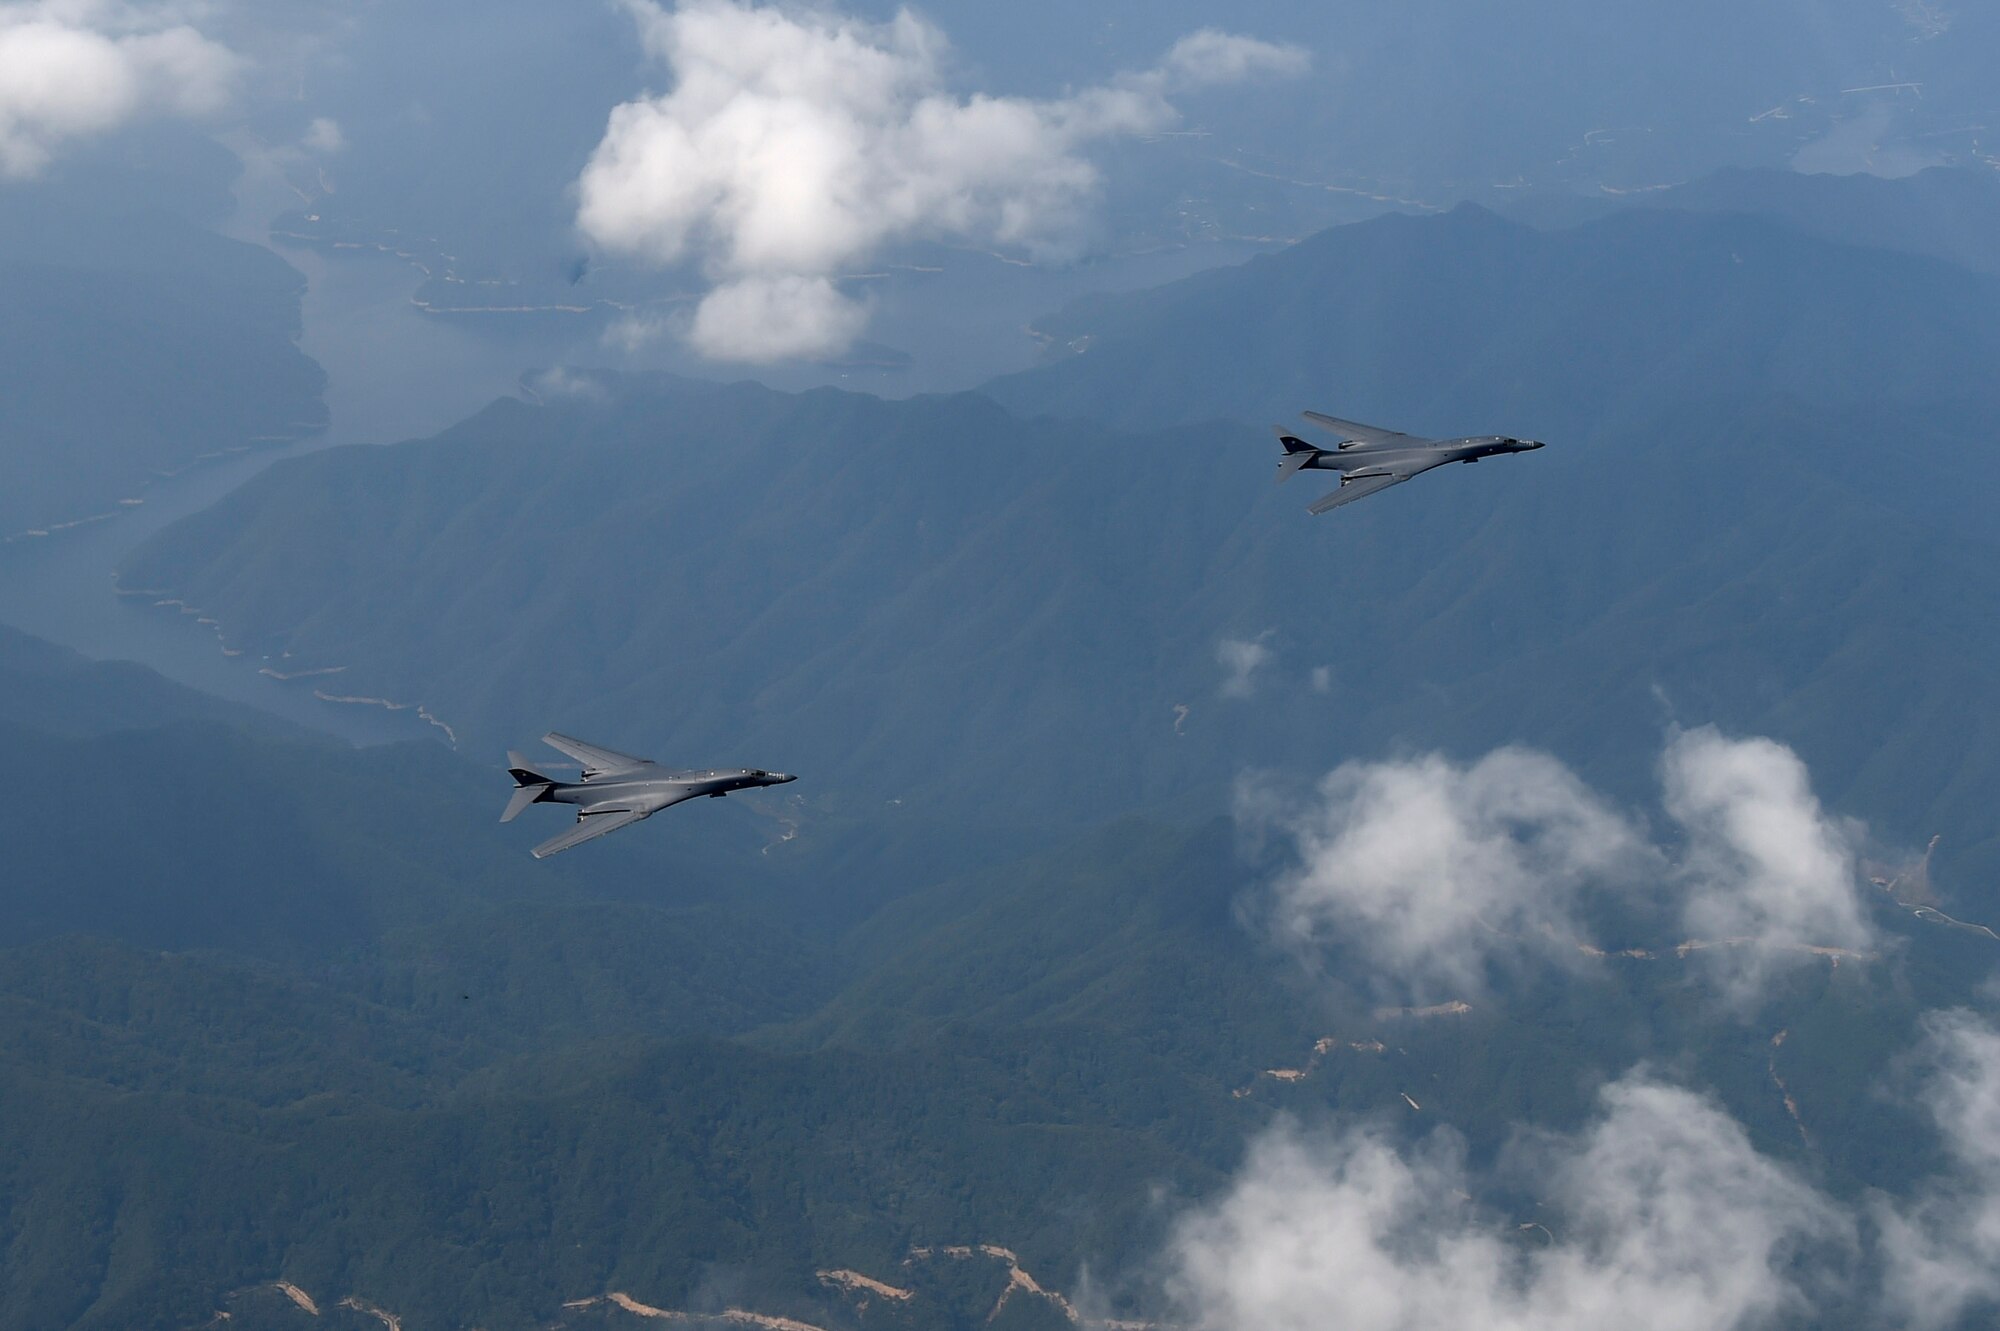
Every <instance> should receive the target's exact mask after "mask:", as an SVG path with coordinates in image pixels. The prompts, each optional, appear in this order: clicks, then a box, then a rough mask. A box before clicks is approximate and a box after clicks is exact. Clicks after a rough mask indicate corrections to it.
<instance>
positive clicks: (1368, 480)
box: [1306, 471, 1417, 516]
mask: <svg viewBox="0 0 2000 1331" xmlns="http://www.w3.org/2000/svg"><path fill="white" fill-rule="evenodd" d="M1416 474H1417V473H1415V472H1413V471H1412V472H1376V473H1375V474H1374V475H1372V476H1352V477H1349V478H1348V479H1347V480H1344V481H1342V482H1341V483H1340V488H1339V489H1338V490H1335V491H1334V492H1333V493H1332V494H1330V495H1327V496H1326V497H1325V498H1323V499H1320V500H1317V501H1315V502H1314V503H1312V504H1309V505H1307V506H1306V512H1308V513H1311V514H1314V515H1315V516H1317V515H1318V514H1321V513H1324V512H1326V511H1327V510H1328V509H1333V508H1339V507H1340V506H1341V505H1342V504H1351V503H1353V502H1354V501H1355V500H1357V499H1366V498H1367V497H1368V496H1369V495H1372V494H1379V493H1380V492H1382V491H1383V490H1386V489H1388V488H1389V487H1390V486H1392V485H1401V484H1402V483H1403V482H1404V481H1407V480H1409V479H1410V477H1412V476H1414V475H1416Z"/></svg>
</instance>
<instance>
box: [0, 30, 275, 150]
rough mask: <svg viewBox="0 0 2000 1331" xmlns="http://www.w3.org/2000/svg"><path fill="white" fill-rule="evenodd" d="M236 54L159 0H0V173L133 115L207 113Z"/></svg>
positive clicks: (219, 102)
mask: <svg viewBox="0 0 2000 1331" xmlns="http://www.w3.org/2000/svg"><path fill="white" fill-rule="evenodd" d="M239 63H240V62H239V61H238V59H237V57H236V56H235V55H234V54H233V53H232V52H231V51H230V50H229V49H228V48H227V47H224V46H222V45H220V44H219V43H217V42H213V41H211V40H209V39H208V38H206V37H204V36H202V34H201V33H200V32H198V31H196V30H195V29H194V28H193V27H191V26H189V25H188V24H187V23H185V22H183V21H179V16H178V14H177V13H176V12H175V11H173V10H170V9H166V8H152V7H145V6H137V5H117V4H108V3H87V2H74V0H72V2H69V3H64V2H62V0H39V2H37V3H26V4H0V177H13V178H16V179H19V178H25V177H29V176H33V175H36V174H38V173H39V172H40V171H41V170H42V168H44V167H45V166H47V165H48V163H49V162H50V161H51V160H52V159H53V158H54V157H55V155H56V154H57V153H58V152H59V151H61V149H62V148H63V147H64V146H65V145H66V144H68V143H71V142H73V141H75V140H78V139H84V138H89V137H91V136H94V135H99V134H104V133H107V132H109V131H111V130H114V129H116V128H118V127H119V126H120V125H123V124H125V123H127V122H129V121H131V120H133V119H135V118H137V117H139V116H142V115H148V114H158V115H175V116H202V115H208V114H211V113H213V112H215V111H217V110H219V109H221V107H222V106H223V105H225V104H226V103H227V101H228V99H229V94H230V90H231V86H232V84H233V82H234V80H235V77H236V74H237V71H238V68H239Z"/></svg>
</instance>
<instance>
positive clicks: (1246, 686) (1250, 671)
mask: <svg viewBox="0 0 2000 1331" xmlns="http://www.w3.org/2000/svg"><path fill="white" fill-rule="evenodd" d="M1271 632H1272V631H1271V630H1270V629H1265V630H1264V631H1263V632H1262V633H1260V634H1258V635H1257V636H1256V637H1254V638H1224V639H1222V640H1221V641H1220V642H1218V643H1216V644H1215V661H1216V664H1217V665H1219V666H1221V667H1222V685H1221V692H1222V696H1223V697H1225V698H1248V697H1250V696H1251V695H1252V694H1254V693H1256V691H1257V672H1258V671H1259V670H1261V669H1263V668H1264V667H1265V666H1267V665H1269V664H1270V663H1271V655H1272V653H1271V644H1270V637H1271Z"/></svg>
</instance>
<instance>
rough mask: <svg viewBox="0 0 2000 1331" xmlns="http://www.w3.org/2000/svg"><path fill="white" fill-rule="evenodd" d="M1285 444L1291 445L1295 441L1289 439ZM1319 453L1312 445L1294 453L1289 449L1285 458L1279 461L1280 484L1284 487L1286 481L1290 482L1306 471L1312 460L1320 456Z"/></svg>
mask: <svg viewBox="0 0 2000 1331" xmlns="http://www.w3.org/2000/svg"><path fill="white" fill-rule="evenodd" d="M1285 442H1286V443H1287V444H1290V443H1292V442H1293V441H1292V440H1289V439H1288V440H1286V441H1285ZM1319 453H1320V450H1319V449H1317V448H1313V447H1311V446H1310V445H1308V446H1307V447H1306V448H1304V449H1303V450H1301V451H1298V452H1292V451H1290V450H1289V449H1288V450H1287V451H1286V453H1285V456H1284V457H1282V458H1280V459H1279V460H1278V484H1280V485H1283V484H1284V483H1285V482H1286V481H1289V480H1290V479H1292V477H1294V476H1296V475H1298V474H1299V473H1300V472H1301V471H1303V470H1305V469H1306V467H1307V466H1308V465H1310V464H1311V462H1312V460H1313V459H1314V458H1316V457H1318V456H1319Z"/></svg>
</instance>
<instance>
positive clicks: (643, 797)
mask: <svg viewBox="0 0 2000 1331" xmlns="http://www.w3.org/2000/svg"><path fill="white" fill-rule="evenodd" d="M542 743H544V744H547V745H548V746H550V747H551V748H556V749H561V750H562V751H563V752H564V753H566V754H568V755H569V756H570V757H572V758H574V759H576V760H577V761H578V762H580V763H582V764H583V779H582V780H581V781H577V782H568V781H557V780H555V779H554V778H553V777H547V776H543V775H542V774H541V773H540V772H537V771H536V770H535V769H534V768H532V767H530V766H529V765H528V759H527V758H526V757H524V756H523V755H521V754H518V753H513V752H511V751H510V752H509V753H508V754H507V771H508V774H509V775H510V776H512V777H513V778H514V796H513V798H512V799H510V800H508V801H507V811H506V812H505V813H503V814H501V815H500V821H501V822H503V823H505V822H511V821H513V819H514V818H516V817H518V816H519V815H520V812H521V810H523V809H525V808H527V807H528V806H529V805H530V804H574V805H576V825H575V826H574V827H572V828H570V829H569V831H567V832H564V833H562V834H561V835H560V836H555V837H551V838H549V839H548V840H547V841H544V842H543V843H542V844H541V845H539V846H536V847H535V849H534V851H533V854H534V857H535V858H536V859H538V860H541V859H547V858H548V857H549V856H551V855H553V854H555V853H556V852H557V851H563V850H568V849H569V848H570V847H571V846H575V845H580V844H582V843H583V842H585V841H589V840H590V839H591V838H593V837H601V836H603V835H604V834H605V833H606V832H616V831H617V830H618V829H619V828H621V827H624V826H626V825H627V824H628V823H636V822H638V821H639V820H640V819H641V818H650V817H652V816H653V815H654V814H656V813H658V812H659V811H660V810H662V809H664V808H667V807H669V806H670V805H675V804H679V803H680V802H681V801H682V800H691V799H694V798H696V797H698V796H701V795H708V796H711V797H713V798H718V799H719V798H721V797H722V796H724V795H727V794H728V793H729V792H730V791H732V790H753V789H755V788H756V787H758V786H782V785H783V784H785V782H787V781H795V780H797V778H796V777H792V776H787V775H785V774H784V773H783V772H764V771H759V770H757V769H755V768H751V767H725V768H718V769H716V770H713V771H705V772H684V771H677V770H675V769H673V768H669V767H662V766H660V765H659V764H658V763H656V762H652V761H651V760H649V759H646V758H634V757H633V756H632V755H631V754H629V753H619V752H618V751H617V750H615V749H600V748H599V747H597V746H596V745H595V744H585V743H584V742H583V741H582V740H580V739H571V738H570V737H569V736H568V735H558V734H556V733H555V732H554V731H550V732H549V733H548V734H546V735H544V736H542Z"/></svg>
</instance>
